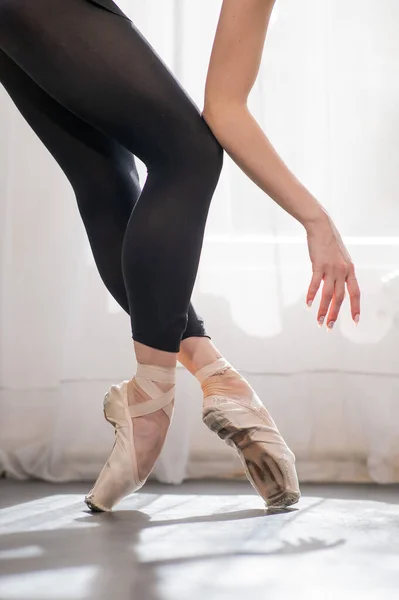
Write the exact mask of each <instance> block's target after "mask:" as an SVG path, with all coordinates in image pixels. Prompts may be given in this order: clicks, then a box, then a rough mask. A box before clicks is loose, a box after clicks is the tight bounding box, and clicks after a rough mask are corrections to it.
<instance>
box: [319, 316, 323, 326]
mask: <svg viewBox="0 0 399 600" xmlns="http://www.w3.org/2000/svg"><path fill="white" fill-rule="evenodd" d="M323 323H324V317H320V319H319V326H320V327H322V326H323Z"/></svg>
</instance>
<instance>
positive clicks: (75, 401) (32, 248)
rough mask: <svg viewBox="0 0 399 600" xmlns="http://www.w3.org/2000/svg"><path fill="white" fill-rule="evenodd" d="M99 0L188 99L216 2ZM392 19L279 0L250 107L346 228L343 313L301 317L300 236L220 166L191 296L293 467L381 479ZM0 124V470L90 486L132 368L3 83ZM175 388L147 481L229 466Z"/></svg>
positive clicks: (115, 314) (394, 400)
mask: <svg viewBox="0 0 399 600" xmlns="http://www.w3.org/2000/svg"><path fill="white" fill-rule="evenodd" d="M117 4H118V5H119V6H120V8H121V9H122V10H124V11H125V12H127V13H128V15H129V16H130V17H131V18H132V20H133V21H134V23H135V24H136V25H137V26H138V27H139V29H140V30H141V31H142V32H143V33H144V35H145V36H146V37H147V38H148V39H149V41H150V42H151V44H152V45H153V46H154V48H155V49H156V50H157V52H158V53H159V54H160V55H161V57H162V58H163V59H164V60H165V62H166V63H167V64H168V65H169V67H170V68H171V69H172V70H173V71H174V72H175V73H176V75H177V76H178V78H179V80H180V81H181V82H182V84H183V86H184V87H186V89H187V90H188V91H189V93H190V95H191V96H192V98H193V99H194V101H195V102H196V104H197V105H198V106H200V107H201V106H202V102H203V89H204V82H205V76H206V69H207V64H208V61H209V55H210V51H211V46H212V40H213V36H214V33H215V29H216V24H217V18H218V12H219V10H220V6H221V1H220V0H201V2H192V0H175V1H173V0H146V2H145V3H144V2H140V1H139V0H132V1H129V0H125V1H124V2H122V0H120V1H119V2H117ZM398 19H399V5H398V3H397V2H396V0H381V2H379V3H378V5H377V4H376V3H375V2H374V1H373V2H372V1H371V0H362V1H360V0H325V2H320V1H319V0H303V1H302V2H297V0H278V2H277V4H276V9H275V11H274V14H273V19H272V24H271V28H270V32H269V35H268V40H267V44H266V49H265V55H264V60H263V62H262V66H261V70H260V76H259V79H258V82H257V84H256V86H255V88H254V90H253V93H252V95H251V100H250V103H251V108H252V110H253V112H254V114H255V116H256V117H257V118H258V120H259V121H260V123H261V124H262V126H263V127H264V129H265V131H266V132H267V134H268V135H269V137H270V139H271V141H272V142H273V144H274V145H275V146H276V148H277V149H278V151H279V152H280V153H281V154H282V156H283V157H284V159H285V160H286V162H287V163H288V165H289V166H290V167H291V168H292V169H293V170H294V172H295V173H296V174H297V176H298V177H299V178H300V179H301V180H302V181H303V182H304V183H305V184H306V185H307V186H308V187H309V188H310V189H311V191H312V192H313V193H314V194H315V195H316V196H317V197H318V198H319V199H320V200H321V201H322V202H323V204H324V205H325V206H326V208H327V209H328V210H329V212H330V213H331V214H332V216H333V218H334V219H335V221H336V223H337V225H338V227H339V229H340V231H341V232H342V234H343V235H344V237H345V239H346V241H347V245H348V248H349V250H350V252H351V254H352V256H353V259H354V260H355V263H356V264H357V270H358V276H359V280H360V283H361V286H362V290H363V313H362V318H361V324H360V326H359V327H358V328H355V327H354V326H353V324H352V323H351V320H350V316H349V309H348V306H345V307H344V308H343V310H342V316H341V318H340V321H339V322H338V324H337V326H336V329H335V330H334V332H333V333H331V334H328V335H327V334H326V333H325V332H324V331H321V330H319V329H318V328H317V326H316V324H315V323H316V319H315V310H316V309H312V310H308V309H306V308H305V294H306V287H307V285H308V283H309V281H310V263H309V259H308V255H307V247H306V240H305V237H304V232H303V231H302V229H301V227H300V226H299V225H298V224H297V223H296V222H294V221H293V220H292V219H291V218H290V217H289V216H288V215H286V214H285V213H283V211H282V210H281V209H279V208H278V207H277V206H276V205H275V204H274V203H273V202H272V201H271V200H270V199H269V198H267V196H265V194H263V193H262V192H261V191H260V190H258V189H257V188H256V187H255V186H254V185H253V184H252V183H251V182H250V181H249V180H248V179H247V178H246V177H245V176H244V175H243V174H242V173H241V172H240V171H239V170H238V169H237V168H236V167H235V166H234V165H233V164H232V162H231V161H230V160H228V159H227V160H226V162H225V168H224V171H223V175H222V178H221V182H220V185H219V187H218V189H217V192H216V195H215V199H214V202H213V205H212V208H211V212H210V218H209V222H208V226H207V234H206V240H205V244H204V250H203V255H202V260H201V266H200V272H199V275H198V280H197V284H196V289H195V293H194V303H195V305H196V308H197V310H198V311H199V312H200V314H201V315H202V316H203V317H204V318H205V321H206V324H207V328H208V330H209V332H210V334H211V335H212V337H213V339H214V341H215V343H216V344H217V345H218V346H219V347H220V349H221V351H222V352H224V353H225V355H226V357H227V358H228V359H229V360H230V361H231V362H233V363H234V365H235V366H236V367H237V368H238V369H239V370H241V371H242V373H243V374H244V375H246V376H247V377H248V379H249V381H250V382H251V383H252V384H253V385H254V386H255V387H256V389H257V391H258V393H259V395H260V397H261V398H262V399H263V401H264V402H265V404H266V405H267V406H268V408H269V410H270V412H271V413H272V414H273V416H274V418H275V420H276V421H277V423H278V425H279V426H280V429H281V431H282V432H283V434H284V435H285V437H286V438H287V441H288V442H289V444H290V445H291V447H292V449H293V450H294V452H295V453H296V455H297V461H298V469H299V474H300V477H301V479H302V480H309V481H323V480H324V481H369V480H373V481H377V482H381V483H386V482H394V481H396V482H397V481H399V437H398V435H397V425H396V424H397V423H398V421H399V403H398V397H399V389H398V388H399V367H398V361H397V352H398V351H397V349H398V347H399V328H398V322H399V313H398V308H397V307H398V306H399V302H398V300H399V254H398V249H399V234H398V228H399V214H398V213H399V206H398V183H397V170H398V165H399V142H398V140H397V134H396V123H397V121H398V110H399V109H398V107H399V77H398V68H397V56H398V55H399V38H398V36H397V27H396V24H397V22H398ZM0 129H1V132H2V135H1V137H0V194H1V201H0V234H1V237H0V253H1V254H0V283H1V287H0V311H1V312H0V334H1V339H0V344H1V346H0V415H1V417H0V472H6V473H7V474H9V475H10V476H14V477H19V478H23V477H41V478H44V479H48V480H51V481H65V480H72V479H87V480H88V479H92V478H94V477H95V476H96V475H97V473H98V471H99V469H100V467H101V465H102V463H103V461H104V460H105V458H106V455H107V452H108V451H109V449H110V447H111V443H112V436H113V433H112V430H111V428H109V426H108V425H107V424H106V423H105V422H103V419H102V410H101V402H102V397H103V396H104V394H105V392H106V391H107V388H108V387H109V385H111V384H112V383H115V382H116V381H120V380H122V379H126V378H128V377H130V376H131V375H132V373H133V370H134V360H133V357H132V350H131V340H130V337H129V335H130V329H129V322H128V318H127V316H126V315H125V314H123V312H122V311H121V310H119V308H118V307H117V305H116V304H115V302H114V301H113V300H112V299H111V298H110V297H109V295H108V294H107V292H106V291H105V289H104V287H103V284H102V283H101V281H100V279H99V277H98V274H97V272H96V269H95V266H94V263H93V260H92V257H91V254H90V250H89V248H88V244H87V241H86V238H85V233H84V229H83V226H82V224H81V223H80V220H79V216H78V212H77V209H76V206H75V202H74V198H73V193H72V190H71V188H70V186H69V184H68V182H67V181H66V179H65V177H64V176H63V174H62V172H61V171H60V169H59V168H58V166H57V165H56V164H55V162H54V161H53V160H52V158H51V157H50V156H49V155H48V153H47V152H46V150H45V149H44V148H43V147H42V146H41V144H40V142H39V141H38V140H37V138H36V137H35V135H34V134H33V133H32V132H31V131H30V129H29V127H28V126H27V125H26V124H25V123H24V121H23V119H22V118H21V117H20V115H19V114H18V113H17V111H16V110H15V108H14V107H13V105H12V104H11V102H10V101H9V99H8V98H7V96H6V94H5V92H4V91H3V90H0ZM144 173H145V171H144V169H143V168H141V174H142V177H144ZM177 389H178V391H177V402H176V414H175V418H174V420H173V423H172V427H171V431H170V434H169V437H168V440H167V443H166V446H165V449H164V451H163V453H162V456H161V458H160V459H159V461H158V464H157V466H156V469H155V476H156V477H157V478H158V479H159V480H161V481H167V482H173V483H178V482H179V481H182V480H183V479H184V478H186V477H202V476H218V477H226V476H239V475H241V474H242V470H241V466H240V463H239V462H238V459H237V458H236V457H235V454H234V453H233V451H231V450H230V449H229V448H227V447H225V446H224V445H223V444H222V442H220V440H218V439H217V438H216V437H214V435H213V434H211V433H210V432H209V431H208V430H207V429H206V428H205V426H204V425H203V424H202V423H201V396H200V390H199V389H198V384H197V383H196V381H195V380H193V378H192V377H190V376H189V375H188V374H187V373H186V372H184V371H183V369H179V372H178V388H177Z"/></svg>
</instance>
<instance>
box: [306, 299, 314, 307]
mask: <svg viewBox="0 0 399 600" xmlns="http://www.w3.org/2000/svg"><path fill="white" fill-rule="evenodd" d="M312 304H313V301H312V300H309V302H308V303H307V307H308V308H312Z"/></svg>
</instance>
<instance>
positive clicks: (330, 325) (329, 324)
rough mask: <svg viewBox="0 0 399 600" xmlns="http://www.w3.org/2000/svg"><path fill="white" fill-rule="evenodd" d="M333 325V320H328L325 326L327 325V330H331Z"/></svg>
mask: <svg viewBox="0 0 399 600" xmlns="http://www.w3.org/2000/svg"><path fill="white" fill-rule="evenodd" d="M334 325H335V321H330V322H329V323H328V325H327V327H328V329H329V331H331V330H332V328H333V327H334Z"/></svg>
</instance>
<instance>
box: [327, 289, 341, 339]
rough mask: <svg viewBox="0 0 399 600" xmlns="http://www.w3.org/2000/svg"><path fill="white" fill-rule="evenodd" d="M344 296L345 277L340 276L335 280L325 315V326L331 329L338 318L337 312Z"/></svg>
mask: <svg viewBox="0 0 399 600" xmlns="http://www.w3.org/2000/svg"><path fill="white" fill-rule="evenodd" d="M344 298H345V279H344V278H340V279H337V280H336V282H335V288H334V295H333V299H332V303H331V306H330V311H329V313H328V317H327V327H328V329H332V328H333V327H334V325H335V323H336V321H337V319H338V314H339V311H340V309H341V306H342V303H343V301H344Z"/></svg>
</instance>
